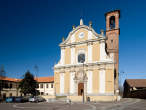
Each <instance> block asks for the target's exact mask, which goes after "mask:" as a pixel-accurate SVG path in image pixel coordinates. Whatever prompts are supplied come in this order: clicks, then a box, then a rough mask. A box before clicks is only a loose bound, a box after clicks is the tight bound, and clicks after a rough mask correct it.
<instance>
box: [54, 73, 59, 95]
mask: <svg viewBox="0 0 146 110" xmlns="http://www.w3.org/2000/svg"><path fill="white" fill-rule="evenodd" d="M54 83H55V85H54V86H55V89H56V94H60V74H59V73H57V72H55V73H54Z"/></svg>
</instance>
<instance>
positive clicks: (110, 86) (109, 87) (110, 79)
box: [105, 69, 114, 93]
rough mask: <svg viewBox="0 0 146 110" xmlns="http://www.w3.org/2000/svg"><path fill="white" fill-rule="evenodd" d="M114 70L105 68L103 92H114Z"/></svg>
mask: <svg viewBox="0 0 146 110" xmlns="http://www.w3.org/2000/svg"><path fill="white" fill-rule="evenodd" d="M113 72H114V70H112V69H108V70H106V79H105V80H106V83H105V87H106V88H105V92H107V93H110V92H114V73H113Z"/></svg>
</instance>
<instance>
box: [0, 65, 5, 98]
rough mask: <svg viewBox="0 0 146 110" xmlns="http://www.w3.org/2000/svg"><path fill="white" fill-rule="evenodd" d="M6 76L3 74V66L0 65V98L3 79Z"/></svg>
mask: <svg viewBox="0 0 146 110" xmlns="http://www.w3.org/2000/svg"><path fill="white" fill-rule="evenodd" d="M5 76H6V72H5V69H4V65H1V67H0V97H1V91H2V89H3V87H4V86H3V85H4V78H5Z"/></svg>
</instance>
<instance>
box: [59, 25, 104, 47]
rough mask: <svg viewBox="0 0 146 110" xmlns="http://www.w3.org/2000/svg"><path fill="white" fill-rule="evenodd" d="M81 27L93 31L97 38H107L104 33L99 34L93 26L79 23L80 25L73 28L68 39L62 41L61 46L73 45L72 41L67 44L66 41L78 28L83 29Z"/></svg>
mask: <svg viewBox="0 0 146 110" xmlns="http://www.w3.org/2000/svg"><path fill="white" fill-rule="evenodd" d="M81 28H84V29H87V30H88V31H91V32H92V33H93V35H95V36H96V37H97V38H105V36H103V35H101V34H97V33H96V32H95V31H94V29H93V28H91V27H89V26H86V25H79V26H77V27H76V28H75V29H73V30H72V31H71V32H70V33H69V35H68V37H67V39H66V40H65V41H64V42H62V43H60V45H59V46H68V45H71V43H70V44H66V43H67V42H68V40H69V39H70V37H71V36H72V35H73V34H74V33H75V32H76V31H77V30H79V29H81ZM98 40H99V39H98ZM86 42H87V41H86Z"/></svg>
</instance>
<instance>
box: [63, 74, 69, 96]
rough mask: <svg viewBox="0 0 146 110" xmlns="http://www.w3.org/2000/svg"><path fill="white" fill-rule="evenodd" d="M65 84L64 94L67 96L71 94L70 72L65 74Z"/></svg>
mask: <svg viewBox="0 0 146 110" xmlns="http://www.w3.org/2000/svg"><path fill="white" fill-rule="evenodd" d="M64 80H65V82H64V85H65V88H64V92H65V93H66V94H67V93H69V90H70V88H69V86H70V73H69V72H66V73H65V79H64Z"/></svg>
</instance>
